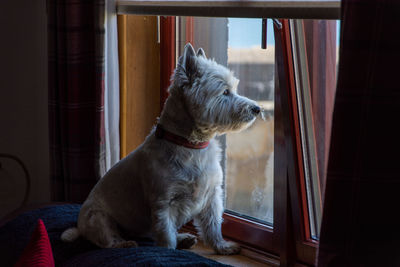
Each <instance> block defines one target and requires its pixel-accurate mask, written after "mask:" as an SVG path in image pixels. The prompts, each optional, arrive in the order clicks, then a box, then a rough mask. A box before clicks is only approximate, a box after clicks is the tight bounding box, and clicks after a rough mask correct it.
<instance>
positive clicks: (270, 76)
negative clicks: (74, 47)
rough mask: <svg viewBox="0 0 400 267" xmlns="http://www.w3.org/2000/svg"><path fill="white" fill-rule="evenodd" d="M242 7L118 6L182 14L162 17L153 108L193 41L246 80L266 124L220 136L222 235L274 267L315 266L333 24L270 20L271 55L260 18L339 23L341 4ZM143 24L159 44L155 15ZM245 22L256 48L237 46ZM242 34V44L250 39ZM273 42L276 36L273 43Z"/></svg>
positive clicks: (243, 87) (244, 87)
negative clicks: (177, 61) (263, 46)
mask: <svg viewBox="0 0 400 267" xmlns="http://www.w3.org/2000/svg"><path fill="white" fill-rule="evenodd" d="M282 2H285V1H282ZM245 3H250V4H248V5H243V1H241V4H240V3H239V1H238V2H236V1H229V2H226V1H214V2H213V4H212V5H210V6H202V5H204V3H203V2H201V1H163V2H157V3H155V2H153V1H119V2H118V11H119V13H121V14H138V15H143V14H146V15H180V16H181V17H174V16H172V17H171V16H169V17H164V16H161V17H160V19H159V23H160V25H159V27H158V28H159V29H161V31H160V39H161V42H160V43H159V47H157V45H156V46H155V47H154V50H157V48H158V51H159V53H160V54H159V58H160V59H161V61H162V64H160V65H158V66H157V67H156V68H157V71H158V72H157V71H155V72H154V73H153V74H154V75H157V73H158V75H159V77H160V80H159V81H158V82H159V83H160V88H161V100H159V101H160V102H161V103H160V102H155V104H156V105H158V106H160V104H161V106H162V101H163V98H165V95H164V94H165V90H164V89H165V88H166V87H167V86H168V83H169V77H170V75H171V73H172V70H173V69H174V67H175V65H174V63H173V60H174V59H175V58H176V56H177V55H179V54H180V49H181V47H183V45H184V44H185V43H186V42H187V41H190V42H192V43H193V44H194V46H195V47H203V48H204V49H205V51H206V53H207V55H208V56H211V57H214V58H216V61H217V62H219V63H222V64H226V65H227V66H228V67H229V68H230V69H233V70H234V72H235V73H236V75H237V76H239V79H240V80H241V82H240V87H239V93H241V94H244V95H247V96H249V97H250V98H252V99H255V100H256V101H259V103H260V104H261V105H262V106H263V107H264V109H265V110H266V114H265V115H266V120H265V121H263V120H259V121H257V122H256V123H255V124H254V126H253V127H251V128H250V129H248V130H247V131H246V132H243V133H240V134H228V135H227V136H226V137H222V138H223V139H224V142H226V144H227V148H226V155H227V158H226V161H224V162H226V166H224V167H225V170H226V173H225V177H226V179H225V192H226V205H225V206H226V208H227V210H228V211H227V212H226V214H225V223H224V224H223V234H224V235H225V236H226V237H228V238H230V239H234V240H236V241H239V242H240V243H241V244H242V245H243V247H244V248H245V250H244V253H249V254H252V255H255V254H254V252H255V253H256V254H257V255H264V256H268V259H266V258H264V259H265V260H266V262H268V263H270V264H281V265H285V264H286V265H287V264H289V263H291V262H301V263H306V264H313V263H314V259H315V253H316V246H317V244H318V232H319V224H320V220H321V207H320V206H321V198H320V195H321V191H322V190H323V185H324V175H325V173H324V170H325V167H326V155H327V149H328V147H327V144H329V127H330V125H329V123H330V117H329V116H330V115H331V112H332V110H331V107H332V103H333V98H334V89H335V83H336V76H335V70H336V62H337V55H336V51H337V48H336V47H337V45H338V44H337V42H336V38H337V37H336V31H337V28H336V25H335V24H336V22H335V21H326V20H319V21H317V20H279V21H278V20H275V21H274V23H273V21H272V19H269V20H267V21H268V23H267V49H266V50H263V49H261V48H259V47H260V44H261V36H262V35H261V25H262V20H261V18H263V17H292V18H319V19H337V18H338V14H339V6H340V3H339V2H335V1H334V2H332V1H329V2H328V1H310V0H309V1H298V2H297V1H296V3H295V6H285V5H279V3H278V2H272V1H246V2H245ZM291 4H293V2H291ZM182 15H193V16H194V15H197V16H204V15H208V16H210V15H212V16H215V17H182ZM127 17H135V16H127ZM233 17H243V18H233ZM245 17H252V19H245ZM257 17H258V19H257ZM137 18H140V19H139V20H143V18H147V20H150V21H152V23H153V24H154V25H153V24H152V25H153V26H151V31H152V32H151V34H153V35H152V36H153V37H152V38H157V37H154V36H157V35H156V34H154V33H156V31H157V18H156V17H143V16H140V17H137ZM243 25H252V26H248V27H251V29H253V28H254V29H255V27H258V28H259V30H255V32H258V34H257V35H258V38H259V41H258V44H257V45H256V46H254V47H253V43H254V42H253V43H251V42H250V43H247V44H238V43H237V42H236V43H235V42H234V40H235V35H234V33H235V31H236V30H237V29H238V28H240V27H243ZM136 27H137V24H136ZM247 29H248V28H246V30H245V33H246V32H247V33H249V34H250V33H251V32H252V31H250V30H247ZM242 34H243V33H241V37H242V38H239V39H242V40H246V41H249V40H251V39H252V38H251V37H244V36H243V35H242ZM274 36H275V37H278V38H277V39H276V38H275V40H274ZM254 39H257V37H254ZM152 40H153V41H154V39H152ZM143 49H147V48H143ZM120 51H121V49H120ZM332 51H333V52H332ZM171 62H172V63H171ZM155 65H156V64H155ZM150 68H152V69H154V66H153V67H150ZM152 94H154V95H153V97H155V93H154V92H153V93H152ZM159 99H160V98H159ZM151 123H154V120H152V121H151ZM321 125H323V126H324V127H321ZM147 130H148V129H146V130H145V132H146V131H147ZM223 164H225V163H223ZM250 178H251V179H250Z"/></svg>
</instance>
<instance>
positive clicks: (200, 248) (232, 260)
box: [188, 241, 275, 267]
mask: <svg viewBox="0 0 400 267" xmlns="http://www.w3.org/2000/svg"><path fill="white" fill-rule="evenodd" d="M188 251H190V252H193V253H196V254H198V255H200V256H203V257H205V258H208V259H211V260H215V261H217V262H220V263H223V264H229V265H232V266H238V267H239V266H240V267H241V266H246V267H247V266H248V267H260V266H264V267H265V266H266V267H269V266H275V265H272V264H266V263H265V261H263V260H262V259H261V258H260V261H256V260H254V259H252V258H250V257H248V256H246V254H247V252H248V251H247V250H246V249H242V252H241V253H240V254H239V255H230V256H225V255H217V254H215V252H214V251H213V250H212V249H211V248H209V247H207V246H205V245H204V244H203V243H202V242H201V241H199V242H197V244H196V245H195V246H194V247H193V248H191V249H189V250H188ZM261 261H262V262H261Z"/></svg>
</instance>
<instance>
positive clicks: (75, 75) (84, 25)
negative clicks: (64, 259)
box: [47, 0, 105, 202]
mask: <svg viewBox="0 0 400 267" xmlns="http://www.w3.org/2000/svg"><path fill="white" fill-rule="evenodd" d="M47 8H48V49H49V53H48V64H49V65H48V75H49V84H48V88H49V89H48V90H49V129H50V160H51V162H50V164H51V190H52V200H54V201H73V202H81V201H83V200H84V199H85V198H86V196H87V195H88V193H89V192H90V190H91V188H92V187H93V185H94V184H95V183H96V182H97V180H98V179H99V178H100V177H101V175H102V173H103V172H104V108H103V98H104V97H103V93H104V14H105V13H104V12H105V11H104V1H100V0H89V1H88V0H85V1H78V0H48V1H47Z"/></svg>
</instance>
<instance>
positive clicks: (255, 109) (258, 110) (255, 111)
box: [251, 106, 261, 115]
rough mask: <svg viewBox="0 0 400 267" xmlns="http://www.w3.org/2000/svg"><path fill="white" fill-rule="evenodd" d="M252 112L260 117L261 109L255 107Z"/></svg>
mask: <svg viewBox="0 0 400 267" xmlns="http://www.w3.org/2000/svg"><path fill="white" fill-rule="evenodd" d="M251 111H252V112H253V114H254V115H258V114H260V112H261V108H260V107H259V106H253V107H252V108H251Z"/></svg>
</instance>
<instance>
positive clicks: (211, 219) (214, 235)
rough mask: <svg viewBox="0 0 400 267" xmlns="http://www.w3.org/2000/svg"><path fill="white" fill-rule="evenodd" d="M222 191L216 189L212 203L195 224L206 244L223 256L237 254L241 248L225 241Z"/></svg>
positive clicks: (197, 218) (201, 213) (195, 220)
mask: <svg viewBox="0 0 400 267" xmlns="http://www.w3.org/2000/svg"><path fill="white" fill-rule="evenodd" d="M223 212H224V208H223V205H222V190H221V187H220V186H218V187H216V188H215V190H214V193H213V195H212V196H211V199H210V201H209V202H208V204H207V205H206V206H205V207H204V209H203V210H202V211H201V212H200V213H199V214H198V215H197V216H196V217H195V218H194V223H195V225H196V227H197V229H198V231H199V233H200V235H201V236H202V237H203V239H204V242H205V243H206V244H208V245H209V246H211V247H212V248H213V249H214V250H215V252H217V253H218V254H222V255H231V254H237V253H239V252H240V247H239V245H238V244H236V243H234V242H228V241H225V240H224V239H223V237H222V233H221V224H222V214H223Z"/></svg>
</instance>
